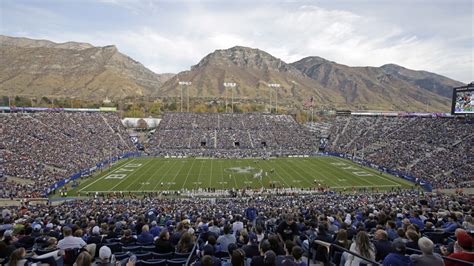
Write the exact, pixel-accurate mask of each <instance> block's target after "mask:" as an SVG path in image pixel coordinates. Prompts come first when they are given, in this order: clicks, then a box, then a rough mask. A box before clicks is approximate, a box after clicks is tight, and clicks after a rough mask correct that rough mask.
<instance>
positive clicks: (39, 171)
mask: <svg viewBox="0 0 474 266" xmlns="http://www.w3.org/2000/svg"><path fill="white" fill-rule="evenodd" d="M0 132H2V134H0V158H1V160H2V163H0V173H3V175H5V176H13V177H17V178H21V179H26V180H30V181H33V182H34V183H33V184H30V183H28V184H19V183H13V182H2V186H1V188H0V197H29V198H30V197H41V196H43V194H44V192H45V191H46V188H47V187H48V186H50V185H52V184H54V182H56V181H58V180H62V179H64V178H66V177H69V176H70V175H72V174H74V173H77V172H78V171H80V170H83V169H89V168H92V167H95V166H96V164H97V163H99V162H101V161H103V160H106V159H110V158H112V157H116V156H120V155H122V154H124V153H127V152H131V151H135V148H134V147H133V145H132V143H131V141H130V138H129V137H128V135H127V133H126V130H125V127H124V126H123V125H122V124H121V121H120V119H119V117H118V115H117V114H115V113H105V112H101V113H90V112H37V113H11V114H0Z"/></svg>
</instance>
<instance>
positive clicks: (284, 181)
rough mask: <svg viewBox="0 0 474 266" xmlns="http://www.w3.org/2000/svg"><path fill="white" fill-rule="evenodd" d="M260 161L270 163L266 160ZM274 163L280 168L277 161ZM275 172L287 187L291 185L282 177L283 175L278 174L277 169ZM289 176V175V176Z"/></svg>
mask: <svg viewBox="0 0 474 266" xmlns="http://www.w3.org/2000/svg"><path fill="white" fill-rule="evenodd" d="M262 162H263V163H264V164H270V163H267V162H266V160H262ZM275 165H276V167H280V168H281V166H280V165H278V163H276V164H275ZM275 172H276V174H277V176H278V177H279V178H280V179H281V180H282V181H283V183H285V184H286V186H287V187H291V186H290V185H289V184H288V183H287V182H286V180H285V178H283V177H282V176H281V175H280V173H279V172H277V171H275ZM289 177H291V176H289Z"/></svg>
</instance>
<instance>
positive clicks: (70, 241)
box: [58, 226, 96, 256]
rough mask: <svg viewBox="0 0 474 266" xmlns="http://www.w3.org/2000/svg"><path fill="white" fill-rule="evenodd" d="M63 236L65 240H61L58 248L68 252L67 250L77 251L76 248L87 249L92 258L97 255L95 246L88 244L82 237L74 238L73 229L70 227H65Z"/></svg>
mask: <svg viewBox="0 0 474 266" xmlns="http://www.w3.org/2000/svg"><path fill="white" fill-rule="evenodd" d="M63 234H64V238H63V239H61V240H59V242H58V248H59V249H60V250H67V249H75V248H79V249H81V248H85V249H86V250H87V251H88V252H89V254H91V255H92V256H94V255H95V248H96V245H95V244H89V245H87V243H86V242H85V241H84V240H83V239H82V238H80V237H74V236H72V229H71V228H70V227H68V226H64V227H63Z"/></svg>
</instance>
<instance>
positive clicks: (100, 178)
mask: <svg viewBox="0 0 474 266" xmlns="http://www.w3.org/2000/svg"><path fill="white" fill-rule="evenodd" d="M133 161H135V158H134V159H132V160H131V161H130V162H128V163H131V162H133ZM126 162H127V161H124V162H123V164H125V163H126ZM128 163H127V164H128ZM116 167H117V169H115V170H113V171H112V172H106V173H104V175H103V176H101V177H99V178H98V179H97V180H95V181H94V182H92V183H90V184H88V185H87V186H85V187H83V188H82V189H81V190H79V192H82V191H83V190H85V189H86V188H88V187H90V186H92V185H93V184H95V183H97V182H98V181H99V180H102V179H104V177H106V176H108V175H110V174H112V173H114V172H116V171H117V170H119V169H121V167H118V165H117V166H116Z"/></svg>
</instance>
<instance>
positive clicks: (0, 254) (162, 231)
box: [0, 190, 474, 266]
mask: <svg viewBox="0 0 474 266" xmlns="http://www.w3.org/2000/svg"><path fill="white" fill-rule="evenodd" d="M472 233H474V220H473V217H472V199H469V198H468V197H466V196H465V195H444V194H435V193H430V194H423V193H419V192H418V191H415V190H405V191H398V192H384V193H373V194H362V193H353V194H348V193H345V194H335V193H321V194H315V195H306V196H301V195H300V196H298V195H292V196H271V195H270V196H256V197H251V198H250V197H238V198H217V199H216V198H207V199H206V198H201V199H176V198H175V199H173V198H165V199H159V198H156V197H143V198H140V199H124V198H114V197H110V198H96V199H89V200H77V201H71V202H66V203H62V204H59V205H57V206H49V205H35V206H29V205H26V206H23V207H21V208H18V207H17V208H13V207H12V208H5V209H3V210H2V216H1V217H0V238H1V240H2V241H1V242H0V258H1V259H4V260H10V262H12V261H14V262H16V261H18V260H22V259H25V257H27V256H28V255H27V254H28V253H30V251H32V252H34V253H36V254H43V257H42V258H44V257H45V255H44V254H45V253H46V254H50V256H53V255H54V256H55V257H54V258H55V259H58V258H59V257H61V254H62V253H61V252H60V253H58V252H57V250H59V251H62V252H65V253H68V254H71V252H72V251H71V250H76V248H77V250H76V251H77V252H74V253H73V254H75V255H76V256H77V255H78V256H77V257H78V258H77V260H78V261H76V263H77V265H78V266H79V265H81V266H82V265H91V264H90V261H91V260H93V258H96V259H95V261H96V262H95V263H96V265H102V264H101V263H103V262H104V261H105V263H106V264H105V265H113V264H107V263H109V262H110V259H111V258H112V257H114V258H115V259H116V260H125V262H127V261H128V260H131V261H132V263H131V264H128V265H133V261H135V260H136V259H138V260H145V261H146V260H150V259H151V258H156V257H160V256H161V257H166V258H168V259H169V258H172V257H176V256H177V255H179V256H181V257H186V258H187V257H192V261H195V265H239V266H242V265H306V261H307V260H306V259H303V256H305V257H308V256H309V257H310V258H311V259H312V260H318V261H323V262H324V261H325V262H328V261H332V262H333V263H335V264H336V265H359V262H364V261H363V260H361V259H360V258H359V257H357V256H354V255H353V254H350V253H348V252H338V253H333V254H332V255H330V256H329V255H328V254H327V252H326V251H325V250H324V248H321V247H323V246H322V245H321V244H320V243H321V242H315V241H324V242H327V243H333V244H336V245H338V246H341V247H343V248H346V249H348V250H350V251H352V252H354V253H355V254H358V255H360V256H362V257H364V258H367V259H370V260H372V261H377V262H381V263H383V264H384V265H433V266H434V265H445V264H446V265H462V264H459V263H456V262H451V261H448V260H443V259H442V258H441V257H440V254H442V255H444V256H448V257H451V258H458V259H462V260H465V261H469V262H471V263H472V262H474V250H473V238H472ZM195 244H196V248H197V251H196V252H194V253H191V254H190V252H192V251H193V247H194V245H195ZM104 246H107V247H104ZM81 248H82V250H81ZM23 249H25V250H23ZM417 250H419V252H417ZM127 251H128V252H129V253H126V252H127ZM342 251H344V250H342ZM79 252H81V253H80V254H79ZM151 252H153V253H151ZM173 253H174V254H173ZM418 253H419V254H418ZM438 253H439V254H438ZM81 254H82V255H81ZM112 254H114V256H112ZM132 254H134V255H132ZM183 254H184V256H183ZM84 256H85V257H86V259H87V261H89V263H85V264H81V263H82V260H83V259H84ZM34 257H36V256H33V258H34ZM46 257H47V256H46ZM30 259H31V258H30ZM68 259H71V256H68ZM9 265H11V264H9Z"/></svg>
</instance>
